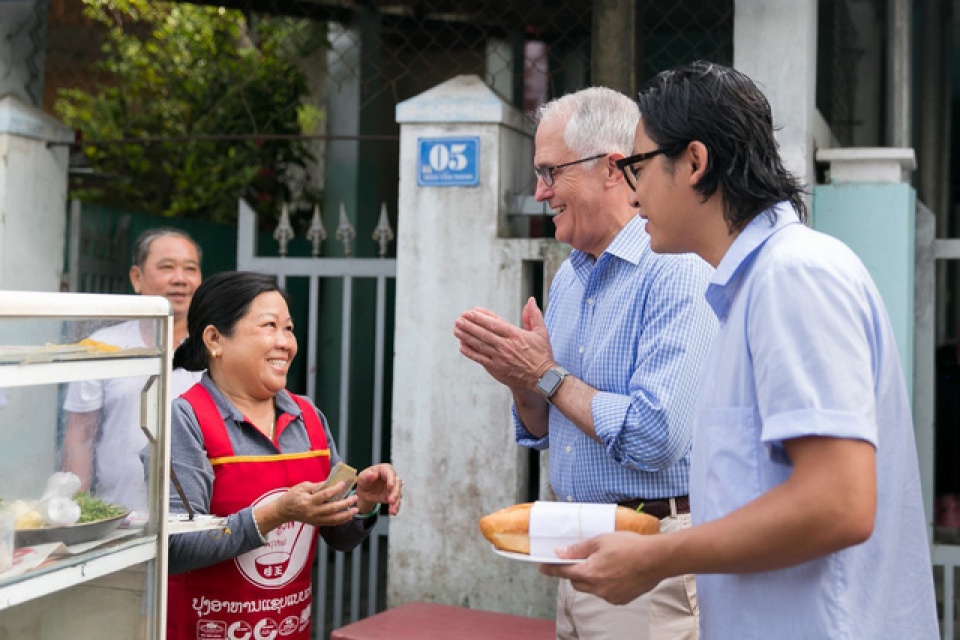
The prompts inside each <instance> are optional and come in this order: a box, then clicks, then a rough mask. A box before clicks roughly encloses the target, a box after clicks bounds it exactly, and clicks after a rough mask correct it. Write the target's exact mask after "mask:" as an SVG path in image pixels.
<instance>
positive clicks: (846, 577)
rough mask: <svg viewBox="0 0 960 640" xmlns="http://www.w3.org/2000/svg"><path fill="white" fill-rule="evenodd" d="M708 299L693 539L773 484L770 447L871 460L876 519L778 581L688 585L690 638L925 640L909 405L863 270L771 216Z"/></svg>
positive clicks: (727, 265) (693, 476)
mask: <svg viewBox="0 0 960 640" xmlns="http://www.w3.org/2000/svg"><path fill="white" fill-rule="evenodd" d="M771 216H772V217H773V219H774V221H773V222H771ZM707 299H708V301H709V302H710V304H711V306H712V307H713V309H714V311H715V312H716V314H717V317H718V318H719V321H720V330H719V333H718V334H717V338H716V340H715V342H714V345H713V348H712V351H711V354H710V356H709V358H708V361H707V363H706V365H705V368H704V377H703V382H702V387H701V393H700V405H699V409H698V413H697V416H698V417H697V421H696V427H695V429H696V431H695V435H694V447H693V457H692V461H691V471H690V494H691V505H692V515H693V521H694V524H701V523H704V522H709V521H711V520H715V519H717V518H721V517H723V516H724V515H726V514H728V513H730V512H731V511H733V510H735V509H737V508H739V507H741V506H743V505H744V504H746V503H748V502H750V501H752V500H754V499H756V498H757V497H759V496H760V495H762V494H763V493H766V492H767V491H769V490H770V489H772V488H773V487H775V486H777V485H778V484H780V483H782V482H784V481H785V480H786V479H787V478H788V477H789V475H790V472H791V464H790V461H789V459H788V458H787V456H786V454H785V450H784V448H783V441H784V440H788V439H791V438H797V437H803V436H828V437H837V438H852V439H857V440H864V441H867V442H870V443H871V444H872V445H873V446H874V447H876V450H877V476H878V477H877V491H878V507H877V514H876V521H875V526H874V532H873V535H872V536H871V537H870V539H868V540H867V541H866V542H864V543H862V544H859V545H855V546H853V547H849V548H847V549H844V550H841V551H838V552H835V553H833V554H830V555H828V556H826V557H823V558H820V559H817V560H814V561H811V562H807V563H804V564H800V565H797V566H794V567H790V568H787V569H783V570H779V571H769V572H763V573H753V574H744V575H726V574H721V575H698V576H697V593H698V597H699V600H700V615H701V618H700V620H701V628H702V630H703V636H704V638H707V639H709V638H738V639H748V638H758V639H759V638H763V639H766V638H774V637H775V638H778V639H790V638H798V639H799V638H830V639H839V638H850V639H859V638H871V639H883V638H889V639H891V640H893V639H896V640H902V639H903V638H911V639H921V638H922V639H925V638H931V639H932V638H937V637H938V630H937V613H936V605H935V600H934V590H933V574H932V569H931V564H930V554H929V542H928V540H927V535H926V527H925V517H924V512H923V502H922V498H921V493H920V477H919V470H918V463H917V452H916V445H915V441H914V432H913V422H912V418H911V411H910V404H909V399H908V397H907V393H906V387H905V384H904V381H903V376H902V372H901V368H900V361H899V356H898V353H897V346H896V343H895V341H894V337H893V331H892V329H891V326H890V322H889V319H888V317H887V312H886V309H885V308H884V306H883V302H882V300H881V298H880V294H879V293H878V291H877V289H876V287H875V286H874V283H873V281H872V279H871V278H870V275H869V274H868V272H867V271H866V269H865V267H864V266H863V264H862V263H861V262H860V260H859V259H858V258H857V257H856V255H855V254H854V253H853V252H852V251H851V250H850V249H849V248H847V247H846V246H845V245H844V244H843V243H841V242H839V241H838V240H836V239H834V238H831V237H829V236H826V235H824V234H821V233H818V232H816V231H813V230H812V229H809V228H807V227H805V226H804V225H802V224H800V222H799V220H798V219H797V216H796V213H795V212H794V211H793V209H792V208H791V207H790V206H789V205H787V204H785V203H781V204H780V205H778V206H777V207H775V208H774V209H773V210H770V211H768V212H766V213H765V214H761V215H760V216H758V217H757V218H755V219H754V220H753V221H752V222H751V223H750V224H749V225H748V226H747V227H746V228H745V229H744V230H743V231H742V232H741V234H740V235H739V236H738V237H737V239H736V240H735V241H734V243H733V245H732V246H731V247H730V249H729V250H728V252H727V254H726V255H725V256H724V258H723V260H722V261H721V263H720V265H719V266H718V268H717V271H716V273H715V274H714V277H713V279H712V281H711V284H710V286H709V288H708V292H707ZM823 500H824V501H828V500H830V496H829V495H825V496H823Z"/></svg>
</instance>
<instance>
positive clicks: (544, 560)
mask: <svg viewBox="0 0 960 640" xmlns="http://www.w3.org/2000/svg"><path fill="white" fill-rule="evenodd" d="M490 548H491V549H493V552H494V553H495V554H497V555H498V556H503V557H504V558H510V559H511V560H522V561H524V562H535V563H537V564H580V563H581V562H583V561H584V560H586V558H569V559H564V558H554V557H553V556H531V555H530V554H529V553H517V552H515V551H504V550H503V549H497V548H496V547H495V546H493V545H490Z"/></svg>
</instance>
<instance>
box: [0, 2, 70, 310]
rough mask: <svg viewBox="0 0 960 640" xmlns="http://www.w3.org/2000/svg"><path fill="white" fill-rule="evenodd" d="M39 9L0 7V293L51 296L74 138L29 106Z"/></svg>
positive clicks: (37, 64)
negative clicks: (69, 144) (13, 291)
mask: <svg viewBox="0 0 960 640" xmlns="http://www.w3.org/2000/svg"><path fill="white" fill-rule="evenodd" d="M46 8H47V5H46V2H44V1H42V0H13V1H9V2H0V289H17V290H35V291H57V290H58V289H59V288H60V281H61V277H62V274H63V247H64V234H65V232H66V204H67V162H68V147H66V146H62V143H65V142H71V141H72V140H73V133H72V132H71V131H70V130H69V129H67V128H66V127H64V126H63V125H62V124H60V123H59V122H57V121H56V120H55V119H53V118H51V117H50V116H48V115H46V114H44V113H43V112H41V111H40V109H38V108H37V107H36V106H35V105H36V104H38V103H39V101H40V96H41V95H42V91H41V84H42V83H41V79H42V77H43V49H44V47H43V42H44V37H43V36H44V32H45V30H46ZM50 143H55V144H60V145H61V146H50Z"/></svg>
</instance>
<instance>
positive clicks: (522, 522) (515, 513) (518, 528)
mask: <svg viewBox="0 0 960 640" xmlns="http://www.w3.org/2000/svg"><path fill="white" fill-rule="evenodd" d="M532 507H533V503H532V502H524V503H522V504H517V505H514V506H512V507H507V508H505V509H500V510H499V511H495V512H493V513H491V514H489V515H486V516H483V517H482V518H480V533H482V534H483V537H485V538H486V539H487V540H489V541H490V542H491V543H492V544H493V546H495V547H496V548H497V549H501V550H503V551H513V552H515V553H527V554H529V553H530V533H529V532H530V509H531V508H532ZM616 530H617V531H633V532H634V533H639V534H651V533H660V521H659V520H657V519H656V518H654V517H653V516H651V515H649V514H646V513H640V512H639V511H634V510H633V509H628V508H626V507H620V506H618V507H617V511H616Z"/></svg>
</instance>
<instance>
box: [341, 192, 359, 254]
mask: <svg viewBox="0 0 960 640" xmlns="http://www.w3.org/2000/svg"><path fill="white" fill-rule="evenodd" d="M356 237H357V230H356V229H354V228H353V225H352V224H350V219H349V218H347V209H346V207H344V206H343V202H341V203H340V226H338V227H337V240H339V241H340V242H342V243H343V255H345V256H349V255H352V254H353V239H354V238H356Z"/></svg>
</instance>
